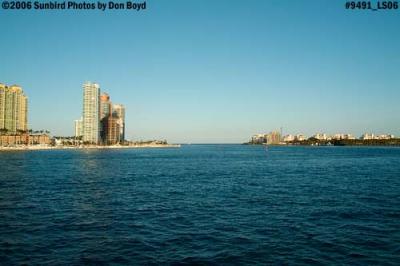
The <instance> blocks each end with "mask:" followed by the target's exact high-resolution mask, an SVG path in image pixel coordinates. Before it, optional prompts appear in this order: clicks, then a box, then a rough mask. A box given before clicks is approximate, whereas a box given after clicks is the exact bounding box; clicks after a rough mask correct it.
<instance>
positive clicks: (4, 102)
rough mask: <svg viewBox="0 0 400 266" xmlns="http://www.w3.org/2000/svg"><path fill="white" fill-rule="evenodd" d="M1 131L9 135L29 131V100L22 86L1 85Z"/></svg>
mask: <svg viewBox="0 0 400 266" xmlns="http://www.w3.org/2000/svg"><path fill="white" fill-rule="evenodd" d="M0 130H1V132H2V133H7V134H16V133H18V132H24V131H27V130H28V98H27V97H26V96H25V94H24V92H23V90H22V88H21V87H20V86H17V85H13V86H10V87H8V86H6V85H4V84H0Z"/></svg>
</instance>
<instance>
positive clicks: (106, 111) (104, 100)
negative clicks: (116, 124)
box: [100, 92, 112, 120]
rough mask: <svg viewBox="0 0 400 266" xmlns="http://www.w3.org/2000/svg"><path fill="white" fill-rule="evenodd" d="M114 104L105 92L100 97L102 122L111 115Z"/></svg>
mask: <svg viewBox="0 0 400 266" xmlns="http://www.w3.org/2000/svg"><path fill="white" fill-rule="evenodd" d="M111 108H112V104H111V101H110V96H109V95H108V94H107V93H105V92H103V93H101V95H100V120H101V119H103V118H104V117H108V116H109V115H110V114H111Z"/></svg>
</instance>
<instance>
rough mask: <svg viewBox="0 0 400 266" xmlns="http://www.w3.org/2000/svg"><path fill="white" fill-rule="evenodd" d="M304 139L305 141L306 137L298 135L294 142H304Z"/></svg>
mask: <svg viewBox="0 0 400 266" xmlns="http://www.w3.org/2000/svg"><path fill="white" fill-rule="evenodd" d="M306 139H307V138H306V136H304V135H302V134H298V135H296V137H295V140H297V141H305V140H306Z"/></svg>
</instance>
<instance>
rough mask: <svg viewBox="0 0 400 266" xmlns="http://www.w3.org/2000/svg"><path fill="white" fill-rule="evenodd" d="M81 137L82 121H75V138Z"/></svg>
mask: <svg viewBox="0 0 400 266" xmlns="http://www.w3.org/2000/svg"><path fill="white" fill-rule="evenodd" d="M82 136H83V119H82V118H81V119H78V120H75V137H82Z"/></svg>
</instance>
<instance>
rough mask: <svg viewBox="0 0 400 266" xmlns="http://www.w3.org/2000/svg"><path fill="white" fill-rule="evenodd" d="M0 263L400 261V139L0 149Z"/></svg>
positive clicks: (215, 263) (141, 263) (305, 263)
mask: <svg viewBox="0 0 400 266" xmlns="http://www.w3.org/2000/svg"><path fill="white" fill-rule="evenodd" d="M0 264H1V265H14V264H28V265H59V264H67V265H81V264H85V265H119V264H120V265H126V264H130V265H157V264H164V265H171V264H172V265H177V264H178V265H179V264H186V265H192V264H201V265H210V264H212V265H232V264H247V265H265V264H278V265H279V264H285V265H286V264H288V265H310V264H315V265H318V264H320V265H399V264H400V148H384V147H358V148H355V147H271V148H269V150H268V151H266V149H265V148H264V147H262V146H244V145H185V146H182V147H181V148H163V149H132V150H97V151H96V150H87V151H82V150H69V151H61V150H58V151H57V150H51V151H26V152H23V151H22V152H21V151H19V152H2V153H0Z"/></svg>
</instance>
